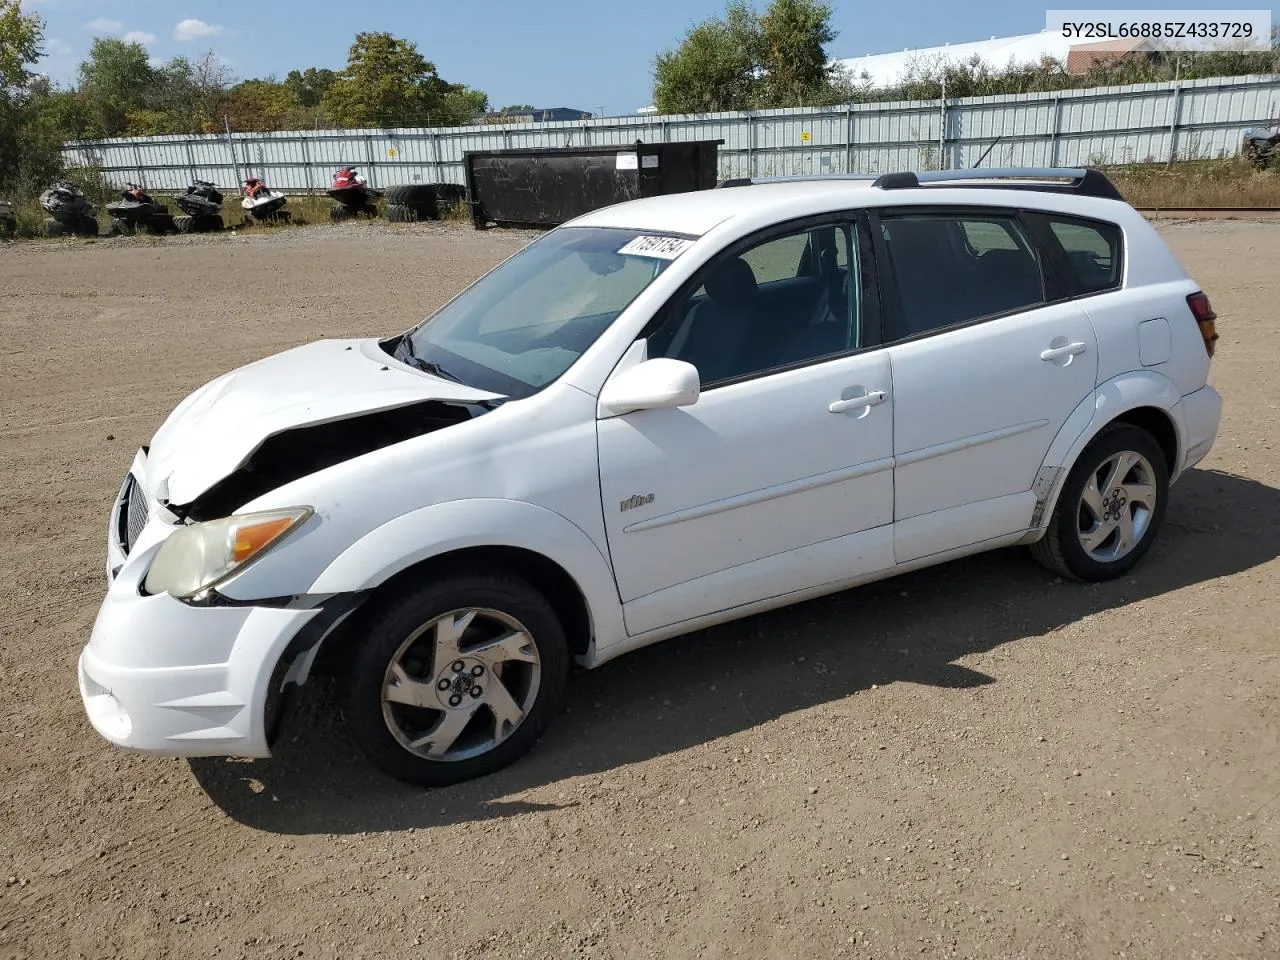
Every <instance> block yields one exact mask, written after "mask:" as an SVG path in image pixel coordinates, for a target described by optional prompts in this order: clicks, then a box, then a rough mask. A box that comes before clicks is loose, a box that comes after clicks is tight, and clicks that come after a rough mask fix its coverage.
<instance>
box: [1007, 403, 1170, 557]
mask: <svg viewBox="0 0 1280 960" xmlns="http://www.w3.org/2000/svg"><path fill="white" fill-rule="evenodd" d="M1168 494H1169V468H1168V465H1167V464H1166V462H1165V458H1164V451H1162V450H1161V449H1160V445H1159V444H1158V443H1156V441H1155V439H1154V438H1153V437H1152V436H1151V434H1149V433H1147V432H1146V431H1145V430H1142V429H1140V428H1139V427H1135V426H1131V425H1129V424H1121V425H1117V426H1115V427H1111V428H1108V429H1106V430H1104V431H1103V432H1102V433H1100V434H1099V435H1098V436H1097V437H1096V438H1095V439H1094V441H1093V442H1092V443H1090V444H1089V446H1088V447H1086V448H1085V451H1084V453H1082V454H1081V455H1080V459H1079V460H1077V461H1076V464H1075V466H1074V467H1072V468H1071V473H1070V474H1068V476H1067V482H1066V483H1065V484H1064V485H1063V488H1062V492H1061V493H1060V494H1059V496H1058V503H1057V506H1056V507H1055V508H1054V511H1053V516H1052V518H1050V520H1049V527H1048V529H1047V530H1046V531H1045V535H1044V537H1043V538H1042V539H1040V540H1039V541H1037V542H1036V543H1034V544H1032V545H1031V552H1032V554H1033V555H1034V556H1035V558H1036V559H1037V560H1039V561H1040V562H1041V563H1042V564H1044V565H1045V566H1046V567H1048V568H1049V569H1050V570H1053V571H1054V572H1055V573H1058V574H1060V575H1061V576H1064V577H1070V578H1072V579H1076V580H1090V581H1100V580H1111V579H1113V578H1115V577H1119V576H1121V575H1123V574H1125V573H1127V572H1128V571H1129V570H1131V569H1132V568H1133V567H1134V565H1135V564H1137V563H1138V561H1139V560H1141V559H1142V557H1143V555H1144V554H1146V552H1147V551H1148V550H1149V549H1151V545H1152V543H1154V542H1155V539H1156V536H1157V534H1158V532H1159V529H1160V524H1161V523H1162V522H1163V520H1164V511H1165V504H1166V502H1167V501H1168Z"/></svg>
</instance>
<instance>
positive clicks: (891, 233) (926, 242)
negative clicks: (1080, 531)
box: [873, 208, 1098, 563]
mask: <svg viewBox="0 0 1280 960" xmlns="http://www.w3.org/2000/svg"><path fill="white" fill-rule="evenodd" d="M877 220H878V225H876V221H877ZM873 231H875V232H877V233H878V234H879V237H878V244H877V245H878V251H879V254H880V256H879V257H878V262H879V265H880V276H881V280H882V281H883V282H884V283H885V287H886V293H887V294H888V296H889V298H890V300H891V301H893V302H895V306H896V309H891V310H890V312H889V316H887V317H886V318H885V341H886V344H887V348H888V354H889V358H890V361H891V363H892V366H893V382H894V458H895V462H896V466H895V475H894V489H895V502H894V520H895V524H896V527H895V539H896V556H897V560H898V562H899V563H905V562H908V561H911V560H915V559H918V558H920V557H925V556H929V555H931V554H935V553H942V552H944V551H947V550H951V549H955V548H959V547H966V546H969V545H970V544H973V543H978V542H981V541H984V540H990V539H993V538H996V537H1000V536H1004V535H1007V534H1012V533H1015V532H1017V531H1020V530H1024V529H1026V528H1027V527H1028V526H1030V524H1031V519H1032V513H1033V511H1034V508H1035V502H1036V496H1035V494H1034V492H1033V487H1034V485H1035V480H1036V474H1037V473H1038V471H1039V469H1040V466H1041V464H1042V463H1043V462H1044V458H1045V456H1046V454H1047V453H1048V451H1049V446H1050V444H1052V443H1053V440H1054V438H1055V437H1056V436H1057V435H1058V431H1059V430H1060V429H1061V428H1062V426H1063V424H1064V423H1065V422H1066V420H1067V418H1068V417H1069V416H1070V415H1071V413H1072V412H1073V411H1074V410H1075V409H1076V408H1077V407H1078V406H1079V405H1080V403H1081V402H1082V401H1084V400H1086V399H1087V398H1088V397H1089V396H1090V394H1091V393H1092V392H1093V389H1094V385H1095V382H1096V379H1097V369H1098V343H1097V338H1096V336H1095V334H1094V330H1093V325H1092V323H1091V322H1090V320H1089V317H1088V315H1087V314H1086V313H1085V311H1084V310H1083V309H1081V308H1080V306H1079V305H1078V304H1076V303H1072V302H1056V303H1052V302H1049V301H1051V300H1054V299H1058V298H1057V297H1056V296H1055V295H1054V291H1053V290H1052V280H1050V283H1049V287H1050V289H1049V290H1048V291H1046V279H1045V274H1046V270H1045V269H1043V268H1042V264H1043V263H1044V259H1045V255H1044V253H1042V252H1041V251H1040V250H1039V249H1038V247H1037V245H1036V244H1035V243H1034V242H1033V241H1032V239H1031V238H1030V234H1029V232H1028V231H1027V230H1026V229H1025V228H1024V226H1023V224H1022V222H1021V221H1020V220H1019V218H1018V217H1017V215H1016V214H1014V213H1010V214H1007V215H1002V214H999V213H993V212H991V211H968V212H966V211H964V210H956V211H947V210H945V209H937V208H935V209H932V210H930V211H923V212H914V211H902V212H900V213H887V212H886V213H881V214H880V215H879V217H878V218H873ZM1049 272H1050V273H1051V271H1049Z"/></svg>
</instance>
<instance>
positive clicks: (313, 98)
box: [284, 67, 338, 107]
mask: <svg viewBox="0 0 1280 960" xmlns="http://www.w3.org/2000/svg"><path fill="white" fill-rule="evenodd" d="M337 79H338V74H336V73H335V72H334V71H332V70H324V69H316V68H315V67H307V69H306V70H290V71H289V75H288V76H287V77H285V78H284V85H285V86H286V87H288V88H289V89H290V90H292V91H293V95H294V96H295V97H296V98H297V100H298V103H300V104H301V105H302V106H304V107H318V106H320V103H321V101H323V100H324V95H325V94H326V93H327V92H328V91H329V88H330V87H332V86H333V85H334V83H335V82H336V81H337Z"/></svg>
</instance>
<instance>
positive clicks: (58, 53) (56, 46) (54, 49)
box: [44, 37, 75, 57]
mask: <svg viewBox="0 0 1280 960" xmlns="http://www.w3.org/2000/svg"><path fill="white" fill-rule="evenodd" d="M44 45H45V53H47V54H48V55H49V56H51V57H69V56H71V54H73V53H75V50H74V49H73V48H72V46H71V44H69V43H66V42H65V41H63V40H59V39H58V38H57V37H50V38H49V39H48V40H46V41H45V44H44Z"/></svg>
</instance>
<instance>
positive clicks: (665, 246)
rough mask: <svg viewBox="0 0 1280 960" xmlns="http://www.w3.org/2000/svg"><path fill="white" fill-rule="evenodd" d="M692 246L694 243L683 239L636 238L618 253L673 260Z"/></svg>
mask: <svg viewBox="0 0 1280 960" xmlns="http://www.w3.org/2000/svg"><path fill="white" fill-rule="evenodd" d="M693 244H694V241H692V240H689V239H686V238H685V237H636V238H635V239H634V240H632V241H631V242H630V243H628V244H627V245H626V246H624V247H623V248H622V249H621V250H619V251H618V252H619V253H620V254H622V255H623V256H632V257H657V258H658V259H659V260H674V259H675V258H676V257H678V256H680V254H682V253H684V252H685V251H686V250H688V249H689V248H690V247H692V246H693Z"/></svg>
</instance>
